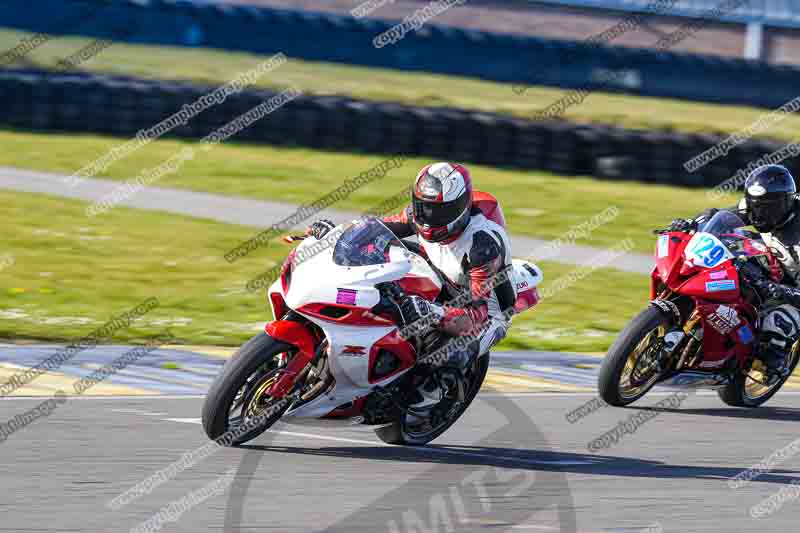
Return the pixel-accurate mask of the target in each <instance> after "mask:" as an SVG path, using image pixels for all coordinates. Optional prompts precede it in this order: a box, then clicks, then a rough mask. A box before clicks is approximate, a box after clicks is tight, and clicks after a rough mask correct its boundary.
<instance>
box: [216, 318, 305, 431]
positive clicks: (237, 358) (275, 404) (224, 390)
mask: <svg viewBox="0 0 800 533" xmlns="http://www.w3.org/2000/svg"><path fill="white" fill-rule="evenodd" d="M295 351H296V350H295V348H294V347H293V346H291V345H289V344H285V343H282V342H279V341H276V340H275V339H273V338H272V337H270V336H269V335H267V334H266V333H259V334H258V335H256V336H255V337H253V338H252V339H250V340H249V341H248V342H247V343H246V344H244V345H243V346H242V347H241V348H239V350H238V351H237V352H236V354H234V356H233V357H232V358H231V359H230V360H228V361H227V362H226V363H225V366H223V367H222V372H221V373H220V374H219V375H218V376H217V378H216V379H215V380H214V382H213V383H212V384H211V387H210V388H209V390H208V393H207V394H206V400H205V403H204V404H203V413H202V421H203V429H204V430H205V432H206V435H208V436H209V438H211V439H220V437H223V438H222V439H220V440H218V442H219V443H220V444H222V445H225V446H231V445H237V444H242V443H245V442H247V441H249V440H252V439H254V438H256V437H257V436H259V435H261V434H262V433H263V432H264V431H266V430H267V429H269V427H270V426H272V425H273V424H274V423H275V422H277V421H278V420H279V419H280V418H281V416H283V413H285V412H286V409H288V408H289V404H290V402H289V401H288V400H287V399H285V398H282V399H278V398H273V397H271V396H270V395H269V390H270V389H271V387H272V385H273V384H274V383H275V382H276V381H277V379H278V378H279V377H280V376H281V375H282V370H281V369H282V368H283V367H284V366H286V363H287V362H288V360H289V359H290V358H291V357H292V356H293V354H294V353H295Z"/></svg>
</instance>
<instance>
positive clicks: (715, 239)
mask: <svg viewBox="0 0 800 533" xmlns="http://www.w3.org/2000/svg"><path fill="white" fill-rule="evenodd" d="M745 225H746V224H745V223H744V222H743V221H742V220H741V219H740V218H739V217H738V216H737V215H735V214H733V213H731V212H729V211H720V212H718V213H717V214H716V215H714V216H713V217H712V218H711V219H710V220H709V221H708V222H706V223H705V224H704V225H702V226H701V227H699V228H698V230H697V231H696V232H694V233H686V232H676V231H667V230H657V231H656V232H655V233H657V234H658V235H659V237H658V241H657V244H656V251H655V255H656V266H655V268H654V269H653V273H652V275H651V278H652V279H651V289H650V293H651V294H650V297H651V298H652V301H651V302H650V305H649V306H648V308H647V309H645V310H644V311H642V312H641V313H640V314H639V315H637V316H636V317H635V318H634V319H633V320H631V321H630V322H629V323H628V325H627V326H625V328H624V329H623V330H622V332H620V334H619V336H618V337H617V339H616V340H615V341H614V343H613V344H612V345H611V348H609V350H608V353H607V354H606V357H605V359H604V360H603V364H602V366H601V368H600V375H599V384H598V385H599V390H600V396H601V398H602V399H603V400H605V401H606V402H607V403H609V404H611V405H615V406H624V405H628V404H630V403H632V402H635V401H636V400H638V399H639V398H641V397H642V396H644V395H645V394H646V393H647V392H648V391H649V390H650V389H651V388H652V387H653V386H654V385H656V384H662V385H667V386H671V387H677V388H711V389H716V390H717V393H718V394H719V397H720V398H721V399H722V401H723V402H725V403H726V404H728V405H734V406H739V407H758V406H759V405H762V404H763V403H764V402H766V401H767V400H769V399H770V398H771V397H772V396H773V395H774V394H775V393H776V392H778V390H780V388H781V387H782V386H783V384H784V383H785V382H786V380H787V379H788V378H789V376H790V375H791V373H792V371H793V370H794V368H795V366H796V365H797V361H798V356H799V355H800V351H799V350H798V344H795V345H794V346H793V347H792V349H791V352H790V355H789V357H788V361H787V363H786V365H785V367H784V368H785V370H784V371H783V372H781V373H780V374H779V375H778V374H775V373H772V374H770V373H768V372H767V367H766V365H765V364H764V362H763V361H762V360H760V359H759V357H758V354H759V346H758V344H759V343H758V324H759V316H758V315H759V313H758V309H759V305H760V303H761V301H760V297H759V295H758V293H757V292H756V291H754V290H753V289H752V288H750V286H749V284H748V283H747V282H746V280H745V278H744V276H743V274H744V272H745V271H752V269H754V268H756V269H758V270H759V271H760V274H761V275H764V276H768V277H770V278H771V279H772V280H773V281H776V282H777V281H780V279H781V277H782V270H781V267H780V265H779V263H778V262H777V260H776V259H775V257H774V256H773V254H772V253H771V251H770V250H769V248H768V247H767V246H766V245H765V244H764V242H763V241H762V240H761V238H760V236H759V235H758V234H757V233H753V232H749V231H745V230H743V229H741V228H743V227H744V226H745Z"/></svg>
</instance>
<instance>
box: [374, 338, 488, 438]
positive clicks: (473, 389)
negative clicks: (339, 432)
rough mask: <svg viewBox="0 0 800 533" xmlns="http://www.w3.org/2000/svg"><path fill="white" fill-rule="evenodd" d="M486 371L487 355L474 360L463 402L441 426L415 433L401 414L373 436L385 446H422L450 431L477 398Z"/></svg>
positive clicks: (407, 419)
mask: <svg viewBox="0 0 800 533" xmlns="http://www.w3.org/2000/svg"><path fill="white" fill-rule="evenodd" d="M488 370H489V354H488V353H487V354H484V355H482V356H480V357H478V358H476V359H475V361H474V362H473V364H472V367H471V368H470V369H469V370H468V371H467V376H466V377H467V379H466V390H465V391H464V400H463V402H461V404H460V405H459V406H457V407H455V411H454V412H453V413H452V414H451V415H450V416H449V417H448V419H447V421H446V422H444V424H443V425H437V427H436V428H433V429H432V430H431V431H429V432H423V433H415V432H412V431H410V430H409V414H408V413H402V414H401V415H400V418H399V420H398V421H396V422H394V423H392V424H390V425H388V426H383V427H381V428H378V429H376V430H375V434H376V435H378V438H380V439H381V440H382V441H383V442H385V443H387V444H401V445H405V446H422V445H424V444H428V443H429V442H431V441H432V440H434V439H435V438H437V437H439V436H440V435H441V434H442V433H444V432H445V431H447V430H448V429H450V428H451V427H452V425H453V424H455V423H456V421H457V420H458V419H459V418H460V417H461V415H462V414H464V411H466V410H467V408H468V407H469V406H470V404H471V403H472V400H474V399H475V396H477V394H478V391H479V390H480V389H481V386H482V385H483V380H484V379H485V378H486V372H487V371H488ZM411 416H413V415H411Z"/></svg>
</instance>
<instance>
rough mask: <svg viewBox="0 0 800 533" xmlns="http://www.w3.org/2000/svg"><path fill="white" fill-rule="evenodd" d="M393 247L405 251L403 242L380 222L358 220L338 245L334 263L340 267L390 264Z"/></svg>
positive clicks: (373, 219)
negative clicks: (390, 253) (390, 250)
mask: <svg viewBox="0 0 800 533" xmlns="http://www.w3.org/2000/svg"><path fill="white" fill-rule="evenodd" d="M392 246H399V247H401V248H403V249H405V246H404V245H403V243H402V241H401V240H400V239H398V238H397V236H396V235H395V234H394V233H392V232H391V231H390V230H389V228H387V227H386V226H385V225H384V224H383V223H382V222H381V221H380V220H378V219H376V218H371V217H370V218H366V219H362V220H357V221H355V222H353V223H352V224H350V226H348V227H347V228H346V229H345V230H344V233H343V234H342V236H341V237H340V238H339V241H338V242H337V243H336V247H335V248H334V249H333V262H334V263H336V264H337V265H340V266H367V265H381V264H384V263H388V262H389V249H390V248H391V247H392Z"/></svg>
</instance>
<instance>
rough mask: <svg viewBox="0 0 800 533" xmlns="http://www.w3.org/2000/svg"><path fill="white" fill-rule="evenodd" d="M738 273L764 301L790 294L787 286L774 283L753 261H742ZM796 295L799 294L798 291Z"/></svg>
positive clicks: (785, 298) (782, 298)
mask: <svg viewBox="0 0 800 533" xmlns="http://www.w3.org/2000/svg"><path fill="white" fill-rule="evenodd" d="M739 275H740V276H741V277H742V279H744V280H745V281H746V282H747V284H748V285H749V286H750V287H752V288H753V290H754V291H756V292H757V293H758V296H759V297H760V298H761V300H762V301H764V302H766V301H767V300H787V299H788V298H787V296H791V295H790V294H788V293H787V291H788V290H789V287H785V286H783V285H780V284H779V283H775V282H774V281H772V280H771V279H769V278H768V277H767V276H766V274H764V272H763V271H762V270H761V269H760V268H758V267H757V266H755V265H754V264H753V263H744V264H743V265H742V266H741V268H740V269H739ZM798 296H800V293H799V294H798Z"/></svg>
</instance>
